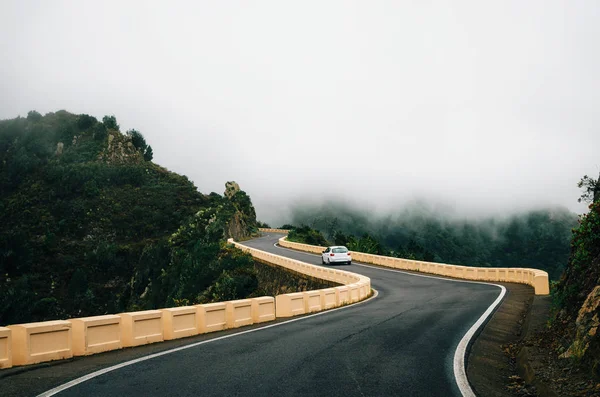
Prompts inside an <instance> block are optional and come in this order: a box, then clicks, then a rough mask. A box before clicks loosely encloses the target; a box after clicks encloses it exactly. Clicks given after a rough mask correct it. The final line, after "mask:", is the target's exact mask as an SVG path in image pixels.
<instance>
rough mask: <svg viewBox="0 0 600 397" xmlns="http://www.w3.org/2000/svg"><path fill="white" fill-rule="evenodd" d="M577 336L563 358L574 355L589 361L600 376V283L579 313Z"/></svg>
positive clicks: (595, 372) (576, 322)
mask: <svg viewBox="0 0 600 397" xmlns="http://www.w3.org/2000/svg"><path fill="white" fill-rule="evenodd" d="M575 325H576V330H577V333H576V336H575V340H574V341H573V343H572V344H571V346H570V347H569V349H568V350H567V351H566V352H565V353H563V354H562V355H561V358H569V357H574V358H576V359H578V360H583V361H586V362H588V363H589V365H590V366H591V368H592V370H593V372H594V374H595V375H596V376H600V340H599V336H600V335H598V327H599V326H600V285H597V286H596V287H595V288H594V289H593V290H592V292H590V293H589V295H588V296H587V299H586V300H585V302H584V303H583V305H582V306H581V309H579V313H578V315H577V320H576V321H575Z"/></svg>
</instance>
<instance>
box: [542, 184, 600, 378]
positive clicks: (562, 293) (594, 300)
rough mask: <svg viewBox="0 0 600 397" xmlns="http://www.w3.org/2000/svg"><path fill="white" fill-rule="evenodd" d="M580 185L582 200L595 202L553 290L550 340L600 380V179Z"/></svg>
mask: <svg viewBox="0 0 600 397" xmlns="http://www.w3.org/2000/svg"><path fill="white" fill-rule="evenodd" d="M579 186H580V187H583V188H584V193H583V195H582V199H583V200H584V201H588V202H591V203H590V206H589V212H588V213H587V214H585V215H582V216H581V217H580V219H579V225H578V227H577V228H575V229H574V230H573V238H572V240H571V255H570V257H569V261H568V265H567V268H566V270H565V272H564V273H563V275H562V277H561V279H560V282H559V283H558V284H557V285H556V287H555V289H554V291H553V300H554V301H553V304H554V315H553V318H552V321H551V325H552V326H551V328H550V332H549V333H548V334H547V335H546V338H548V339H549V344H551V345H552V346H553V347H554V349H555V353H556V354H560V357H561V358H563V359H570V360H573V363H574V364H575V365H577V366H581V367H582V368H586V369H589V370H591V372H592V374H593V375H594V376H595V377H596V379H600V333H599V332H598V327H600V179H599V180H594V179H592V178H589V177H587V176H585V177H584V178H583V179H582V180H581V182H580V183H579Z"/></svg>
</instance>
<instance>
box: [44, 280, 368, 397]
mask: <svg viewBox="0 0 600 397" xmlns="http://www.w3.org/2000/svg"><path fill="white" fill-rule="evenodd" d="M371 289H372V290H373V296H371V297H370V298H368V299H365V300H363V301H360V302H356V303H353V304H351V305H347V306H342V307H337V308H335V309H328V310H324V311H322V312H319V313H315V314H309V315H306V316H303V317H300V318H295V319H292V320H288V321H284V322H281V323H277V324H270V325H267V326H264V327H260V328H255V329H249V330H247V331H242V332H237V333H235V334H230V335H224V336H219V337H217V338H214V339H209V340H205V341H202V342H196V343H192V344H190V345H185V346H180V347H176V348H174V349H170V350H165V351H162V352H159V353H154V354H150V355H148V356H144V357H140V358H136V359H134V360H130V361H125V362H123V363H121V364H117V365H113V366H111V367H107V368H103V369H101V370H98V371H95V372H92V373H89V374H87V375H84V376H82V377H79V378H77V379H73V380H72V381H70V382H67V383H64V384H62V385H60V386H57V387H55V388H53V389H50V390H48V391H45V392H43V393H41V394H38V396H37V397H50V396H54V395H55V394H58V393H60V392H62V391H65V390H67V389H70V388H71V387H73V386H76V385H78V384H80V383H83V382H86V381H88V380H90V379H93V378H96V377H98V376H100V375H104V374H106V373H108V372H112V371H115V370H117V369H120V368H123V367H128V366H130V365H133V364H137V363H140V362H142V361H146V360H151V359H153V358H156V357H160V356H164V355H167V354H171V353H175V352H178V351H181V350H185V349H190V348H192V347H196V346H200V345H204V344H206V343H210V342H215V341H218V340H222V339H228V338H233V337H235V336H240V335H244V334H249V333H251V332H256V331H262V330H265V329H268V328H273V327H279V326H281V325H286V324H290V323H294V322H296V321H302V320H306V319H308V318H312V317H316V316H321V315H323V314H329V313H333V312H336V311H338V310H342V309H349V308H351V307H355V306H357V305H361V304H363V303H367V302H369V301H371V300H373V299H375V298H377V296H378V295H379V293H378V292H377V290H375V289H373V288H371Z"/></svg>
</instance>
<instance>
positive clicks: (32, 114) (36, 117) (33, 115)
mask: <svg viewBox="0 0 600 397" xmlns="http://www.w3.org/2000/svg"><path fill="white" fill-rule="evenodd" d="M41 119H42V115H41V114H40V113H39V112H37V111H35V110H30V111H29V112H27V120H29V121H34V122H35V121H40V120H41Z"/></svg>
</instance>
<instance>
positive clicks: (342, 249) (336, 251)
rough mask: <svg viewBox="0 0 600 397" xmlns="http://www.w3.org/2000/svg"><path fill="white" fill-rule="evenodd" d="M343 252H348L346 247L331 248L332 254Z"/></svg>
mask: <svg viewBox="0 0 600 397" xmlns="http://www.w3.org/2000/svg"><path fill="white" fill-rule="evenodd" d="M345 252H348V249H347V248H334V249H333V253H334V254H343V253H345Z"/></svg>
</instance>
